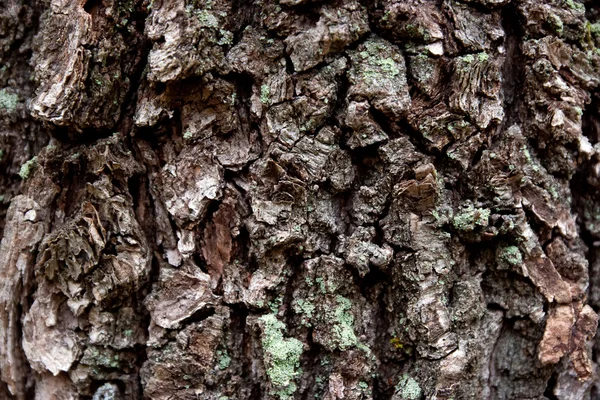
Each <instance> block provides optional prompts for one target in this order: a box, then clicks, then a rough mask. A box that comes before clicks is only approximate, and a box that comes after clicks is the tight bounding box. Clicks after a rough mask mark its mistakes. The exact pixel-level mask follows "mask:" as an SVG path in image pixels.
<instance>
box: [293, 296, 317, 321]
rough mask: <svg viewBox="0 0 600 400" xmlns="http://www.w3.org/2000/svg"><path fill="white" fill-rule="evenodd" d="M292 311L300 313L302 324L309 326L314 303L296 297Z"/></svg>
mask: <svg viewBox="0 0 600 400" xmlns="http://www.w3.org/2000/svg"><path fill="white" fill-rule="evenodd" d="M293 307H294V312H295V313H296V314H301V315H302V324H303V325H305V326H310V323H309V321H310V319H311V318H312V317H313V313H314V311H315V305H314V304H313V303H311V302H310V301H308V300H304V299H298V300H296V301H295V302H294V305H293Z"/></svg>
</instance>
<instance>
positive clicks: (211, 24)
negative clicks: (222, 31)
mask: <svg viewBox="0 0 600 400" xmlns="http://www.w3.org/2000/svg"><path fill="white" fill-rule="evenodd" d="M197 15H198V20H199V21H200V24H201V25H202V26H204V27H207V28H218V27H219V20H218V19H217V17H215V16H214V15H213V14H212V13H210V12H208V11H206V10H202V11H199V12H198V14H197Z"/></svg>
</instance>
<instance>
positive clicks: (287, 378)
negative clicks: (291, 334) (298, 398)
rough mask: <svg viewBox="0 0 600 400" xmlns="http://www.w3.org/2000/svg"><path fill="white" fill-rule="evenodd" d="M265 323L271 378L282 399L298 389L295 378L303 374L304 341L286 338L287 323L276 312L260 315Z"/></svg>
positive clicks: (264, 340)
mask: <svg viewBox="0 0 600 400" xmlns="http://www.w3.org/2000/svg"><path fill="white" fill-rule="evenodd" d="M260 320H261V321H262V322H263V323H264V332H263V338H262V346H263V349H264V352H265V366H266V368H267V375H268V376H269V380H270V381H271V384H272V385H273V388H274V389H276V394H277V395H278V396H279V398H280V399H288V398H290V397H292V395H293V394H294V392H295V391H296V389H297V386H296V383H295V382H294V380H295V379H296V378H297V377H298V376H300V375H301V373H302V371H301V370H300V368H299V367H300V356H301V355H302V342H300V341H299V340H298V339H295V338H287V339H286V338H284V337H283V331H284V330H285V324H284V323H283V322H281V321H279V320H278V319H277V317H276V316H275V314H267V315H264V316H262V317H260Z"/></svg>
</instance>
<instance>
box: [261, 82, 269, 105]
mask: <svg viewBox="0 0 600 400" xmlns="http://www.w3.org/2000/svg"><path fill="white" fill-rule="evenodd" d="M270 95H271V88H270V87H269V85H262V86H261V87H260V102H261V103H263V104H268V103H269V96H270Z"/></svg>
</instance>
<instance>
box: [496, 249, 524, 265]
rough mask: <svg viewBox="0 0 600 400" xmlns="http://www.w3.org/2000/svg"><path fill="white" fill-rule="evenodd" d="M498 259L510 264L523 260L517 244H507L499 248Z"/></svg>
mask: <svg viewBox="0 0 600 400" xmlns="http://www.w3.org/2000/svg"><path fill="white" fill-rule="evenodd" d="M500 259H501V260H502V261H505V262H506V263H508V264H509V265H512V266H516V265H519V264H521V262H523V257H522V256H521V252H520V251H519V248H518V247H517V246H507V247H504V248H503V249H501V250H500Z"/></svg>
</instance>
